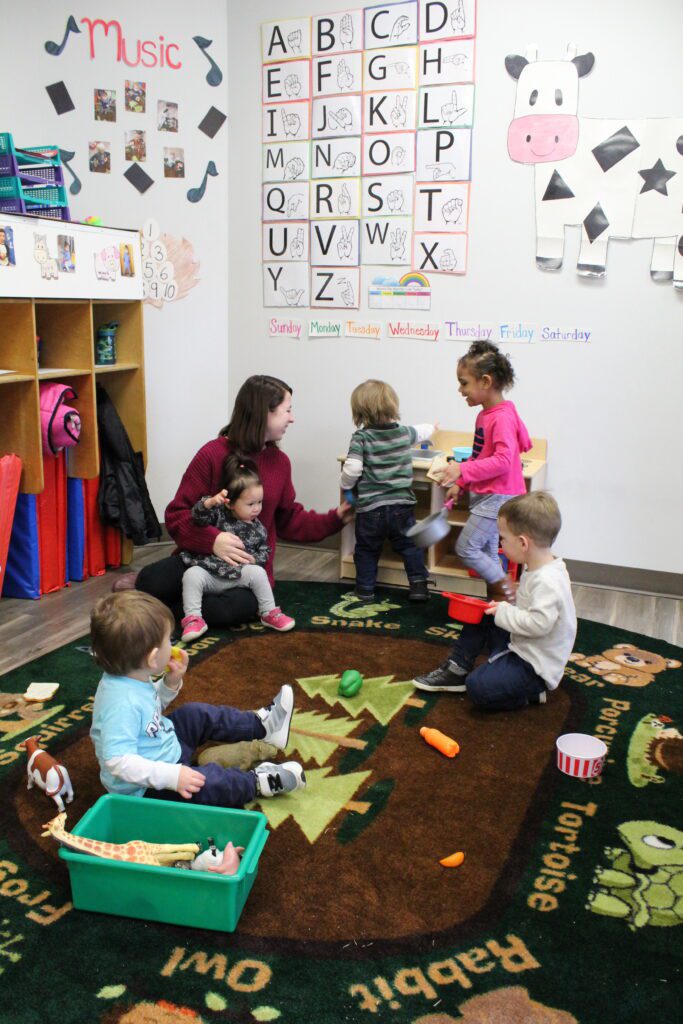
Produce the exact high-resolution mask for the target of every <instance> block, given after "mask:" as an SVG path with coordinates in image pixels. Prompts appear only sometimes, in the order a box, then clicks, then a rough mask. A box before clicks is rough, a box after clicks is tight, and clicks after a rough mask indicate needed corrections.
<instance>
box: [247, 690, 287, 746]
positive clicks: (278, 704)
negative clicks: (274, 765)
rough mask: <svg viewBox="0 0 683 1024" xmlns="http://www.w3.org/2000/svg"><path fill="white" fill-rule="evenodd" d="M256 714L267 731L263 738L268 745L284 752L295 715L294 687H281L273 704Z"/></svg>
mask: <svg viewBox="0 0 683 1024" xmlns="http://www.w3.org/2000/svg"><path fill="white" fill-rule="evenodd" d="M256 714H257V715H258V716H259V718H260V719H261V721H262V722H263V727H264V729H265V730H266V734H265V736H263V737H262V738H263V739H264V740H265V741H266V743H272V744H273V746H274V747H277V748H278V750H284V749H285V747H286V746H287V740H288V739H289V726H290V724H291V721H292V715H293V714H294V690H293V689H292V687H291V686H289V685H287V684H286V685H285V686H283V687H281V689H280V692H279V693H278V694H276V696H275V700H274V701H273V702H272V704H269V705H268V707H265V708H261V709H260V710H259V711H257V712H256Z"/></svg>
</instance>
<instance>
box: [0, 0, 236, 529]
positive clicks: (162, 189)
mask: <svg viewBox="0 0 683 1024" xmlns="http://www.w3.org/2000/svg"><path fill="white" fill-rule="evenodd" d="M10 6H11V13H10V10H9V8H10ZM2 7H3V15H4V13H7V17H2V30H1V33H0V34H1V37H2V50H3V59H2V61H1V62H0V131H10V132H12V134H13V136H14V141H15V143H16V144H18V145H20V146H21V145H25V146H27V145H36V144H39V145H42V144H45V143H47V144H51V145H55V144H56V145H58V146H59V147H60V148H62V149H65V150H72V151H75V152H76V157H75V159H74V161H73V167H74V169H75V170H76V172H77V174H78V176H79V177H80V179H81V181H82V183H83V187H82V189H81V192H80V193H79V194H78V195H69V200H70V207H71V213H72V218H73V219H74V220H77V219H84V218H85V217H87V216H89V215H95V216H99V217H101V219H102V222H103V223H104V224H112V225H117V226H125V227H132V228H138V227H142V224H143V222H144V221H145V220H146V219H147V218H150V217H151V218H154V219H155V220H156V221H158V223H159V225H160V227H161V230H162V232H164V233H166V234H169V235H171V236H174V237H178V238H181V237H184V238H186V239H188V240H189V241H190V242H191V243H192V245H193V247H194V250H195V254H196V257H197V259H198V260H199V263H200V269H199V278H200V280H199V284H198V285H196V286H195V287H194V288H193V289H192V290H191V291H190V292H189V293H188V294H187V296H186V297H185V298H183V299H182V300H180V301H178V302H175V303H166V304H165V305H164V307H163V308H162V309H156V308H153V307H152V306H150V305H148V304H145V307H144V308H145V361H146V371H147V372H146V383H147V422H148V467H147V479H148V484H149V488H150V492H151V495H152V500H153V502H154V505H155V508H156V511H157V514H158V515H159V517H160V518H162V517H163V513H164V509H165V507H166V504H167V502H168V500H169V498H170V497H172V495H173V494H174V493H175V490H176V487H177V485H178V481H179V478H180V474H181V472H182V469H183V468H184V467H185V465H186V464H187V462H188V461H189V459H190V457H191V456H192V454H193V453H194V452H195V451H196V449H197V448H198V447H199V446H200V445H201V444H202V443H203V442H204V441H205V440H206V439H207V438H208V437H210V436H212V435H213V434H215V433H216V432H217V430H218V428H219V426H221V425H222V423H223V422H225V419H226V418H227V412H228V400H227V378H228V346H227V293H226V286H225V282H226V277H227V270H228V263H227V251H228V238H227V148H228V142H227V125H225V124H224V125H223V127H222V129H221V130H220V131H219V132H218V134H217V135H216V137H215V138H214V139H209V138H208V137H207V136H206V135H205V134H203V133H202V132H200V131H198V129H197V125H198V124H199V122H200V121H201V119H202V117H203V116H204V114H205V113H206V111H207V110H208V109H209V107H211V106H215V107H216V108H218V109H219V110H222V111H223V112H224V113H227V102H228V94H227V8H226V5H225V4H223V3H215V2H213V0H193V3H192V4H191V5H187V4H185V3H182V2H180V0H171V2H169V0H145V2H144V3H140V2H136V0H117V2H116V3H115V4H109V5H106V4H105V5H104V6H103V5H102V4H100V3H94V2H92V0H82V2H81V3H80V4H77V5H73V4H71V3H66V2H65V0H52V2H51V3H50V4H45V3H43V2H42V0H28V2H26V0H25V2H24V3H21V4H12V5H10V4H8V3H4V2H3V4H2ZM71 14H73V15H74V17H75V18H76V21H77V23H79V26H80V27H81V30H82V31H81V33H80V34H79V35H74V34H72V35H71V36H70V37H69V39H68V41H67V44H66V46H65V47H64V50H63V52H62V54H61V55H59V56H50V55H49V54H47V53H46V52H45V48H44V44H45V41H46V40H53V41H55V42H61V40H62V37H63V35H64V30H65V26H66V22H67V18H68V17H69V15H71ZM82 18H90V19H91V20H93V19H97V18H103V19H104V20H106V21H108V20H111V19H114V18H116V19H117V20H118V22H119V23H120V25H121V27H122V30H123V34H124V38H125V40H126V44H127V47H126V53H127V56H128V58H129V59H130V60H132V61H134V60H135V55H136V53H137V41H138V40H143V41H144V40H151V41H153V42H155V43H157V44H158V42H159V37H160V36H163V37H164V42H165V44H166V45H168V44H176V45H177V46H178V49H177V50H173V51H171V53H172V59H173V62H174V63H178V62H179V61H180V62H181V63H182V68H180V69H179V70H173V69H171V68H169V67H160V66H156V67H142V66H138V67H127V66H126V65H125V63H123V62H122V61H117V60H116V45H115V41H114V30H113V29H110V33H109V35H108V37H105V36H104V34H103V31H102V29H101V28H98V29H97V34H96V36H95V39H96V45H95V59H91V57H90V47H89V39H88V31H87V26H84V25H83V23H82V22H81V19H82ZM195 35H198V36H203V37H205V38H208V39H212V40H213V45H212V46H211V48H210V53H211V54H212V55H213V57H214V59H215V60H216V62H217V63H218V65H219V66H220V67H221V68H222V70H223V75H224V77H223V82H222V83H221V84H220V85H219V86H217V87H211V86H210V85H209V84H207V82H206V73H207V71H208V70H209V64H208V61H207V59H206V57H205V56H204V55H203V53H202V52H201V51H200V50H199V49H198V47H197V46H196V44H195V43H194V42H193V41H192V37H193V36H195ZM149 52H151V51H149ZM148 62H149V61H148ZM126 79H133V80H143V81H145V82H146V83H147V100H148V106H147V111H146V113H145V114H144V115H143V114H133V113H126V112H125V111H124V109H123V107H124V104H123V94H124V82H125V80H126ZM59 81H64V83H65V84H66V86H67V88H68V91H69V93H70V95H71V97H72V100H73V102H74V104H75V108H76V109H75V110H72V111H70V112H68V113H64V114H62V115H61V116H58V115H57V114H56V112H55V110H54V108H53V106H52V103H51V102H50V100H49V98H48V95H47V93H46V92H45V86H46V85H50V84H52V83H55V82H59ZM96 88H108V89H116V92H117V121H116V123H115V124H110V123H108V122H104V121H95V119H94V112H93V91H94V89H96ZM157 99H162V100H169V101H175V102H177V103H178V104H179V131H178V133H177V134H176V133H170V132H158V131H157V130H156V113H157ZM135 128H141V129H143V130H145V131H146V132H147V160H146V162H145V163H143V164H141V165H140V166H141V167H143V168H144V169H145V170H146V171H147V172H148V173H149V174H150V176H151V177H152V178H154V179H155V184H154V185H153V186H152V187H151V188H150V189H149V190H148V191H147V192H146V193H145V194H144V195H140V194H139V193H138V192H137V191H136V190H135V189H134V188H133V187H132V186H131V185H130V184H129V183H128V181H126V179H125V178H123V172H124V171H125V170H126V168H127V167H128V166H129V164H128V162H127V161H125V160H124V133H125V131H126V130H130V129H135ZM97 139H104V140H107V141H110V142H111V143H112V169H111V174H108V175H103V174H93V173H90V172H89V170H88V157H87V145H88V142H89V141H90V140H97ZM165 146H178V147H182V148H184V150H185V164H186V169H185V175H186V176H185V178H184V179H165V178H164V176H163V169H162V155H163V154H162V150H163V147H165ZM208 160H213V161H214V162H215V164H216V167H217V170H218V172H219V177H217V178H210V179H209V182H208V188H207V190H206V194H205V197H204V198H203V199H202V200H201V201H200V202H198V203H190V202H188V200H187V198H186V193H187V191H188V189H190V188H192V187H193V186H195V185H198V184H199V183H200V181H201V179H202V177H203V174H204V170H205V168H206V165H207V161H208ZM67 182H68V183H70V182H71V178H70V177H69V176H68V175H67ZM0 217H1V215H0Z"/></svg>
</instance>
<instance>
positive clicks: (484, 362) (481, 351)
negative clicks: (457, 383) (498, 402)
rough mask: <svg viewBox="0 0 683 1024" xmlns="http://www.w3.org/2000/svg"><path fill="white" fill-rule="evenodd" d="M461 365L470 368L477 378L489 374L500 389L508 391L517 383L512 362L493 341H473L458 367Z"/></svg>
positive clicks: (479, 378)
mask: <svg viewBox="0 0 683 1024" xmlns="http://www.w3.org/2000/svg"><path fill="white" fill-rule="evenodd" d="M461 366H463V367H464V368H465V369H466V370H469V372H470V373H471V374H472V376H473V377H476V379H477V380H481V378H482V377H483V376H484V375H485V374H488V376H489V377H490V378H491V380H492V381H493V384H494V386H495V387H496V388H498V390H499V391H507V390H508V388H511V387H512V385H513V384H514V383H515V371H514V370H513V369H512V363H511V362H510V360H509V358H508V356H506V355H503V353H502V352H501V351H500V349H499V348H498V346H497V345H494V344H493V342H491V341H473V342H472V344H471V345H470V347H469V348H468V350H467V352H465V355H464V356H463V357H462V359H460V360H459V361H458V368H459V367H461Z"/></svg>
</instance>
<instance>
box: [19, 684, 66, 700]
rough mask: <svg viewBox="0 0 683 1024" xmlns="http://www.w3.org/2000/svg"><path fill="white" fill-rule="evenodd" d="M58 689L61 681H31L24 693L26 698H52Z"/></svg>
mask: <svg viewBox="0 0 683 1024" xmlns="http://www.w3.org/2000/svg"><path fill="white" fill-rule="evenodd" d="M58 689H59V683H31V684H30V685H29V688H28V690H27V691H26V693H25V694H24V700H35V701H43V700H50V698H51V697H54V695H55V694H56V692H57V690H58Z"/></svg>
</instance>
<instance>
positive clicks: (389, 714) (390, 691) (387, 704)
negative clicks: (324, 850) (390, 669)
mask: <svg viewBox="0 0 683 1024" xmlns="http://www.w3.org/2000/svg"><path fill="white" fill-rule="evenodd" d="M393 678H394V677H393V676H376V677H375V678H373V679H366V680H365V682H364V684H363V688H362V690H361V691H360V692H359V693H357V694H356V695H355V696H354V697H350V698H349V697H342V696H341V695H340V694H339V693H338V692H337V691H338V687H339V681H340V679H341V676H340V675H322V676H308V677H306V678H303V679H297V680H296V682H297V683H298V684H299V686H300V687H301V688H302V690H304V692H305V693H306V694H307V695H308V696H309V697H322V699H323V700H324V701H325V702H326V703H327V704H329V705H330V706H331V707H335V706H337V705H341V707H342V708H343V709H344V710H345V711H347V712H348V713H349V714H350V715H354V716H355V720H354V719H350V718H348V717H346V716H345V715H344V716H339V717H333V718H330V717H329V716H328V715H327V714H325V713H320V712H316V711H310V712H303V713H302V712H297V713H296V715H295V716H294V719H293V722H292V728H291V731H290V736H289V743H288V745H287V753H288V754H290V755H291V754H293V753H294V752H295V751H296V752H297V753H298V755H299V756H300V757H301V759H302V760H303V761H306V760H308V759H312V760H314V761H316V762H317V763H318V764H319V765H323V766H324V765H325V762H326V761H328V760H329V758H330V757H331V756H332V755H333V754H334V752H335V751H336V750H337V748H338V747H353V748H355V749H362V748H363V747H364V746H365V742H364V741H363V740H354V738H353V737H350V736H349V733H350V732H351V731H352V730H353V729H354V728H355V727H356V726H357V725H359V724H360V722H359V716H360V715H361V713H362V712H364V711H365V712H369V713H370V714H371V715H372V717H373V718H374V719H375V720H376V721H377V722H378V723H379V724H380V725H382V726H386V725H388V724H389V722H390V721H391V720H392V718H393V717H394V715H395V714H397V712H399V711H400V710H401V709H402V708H403V707H404V706H405V705H407V704H408V705H413V706H414V705H416V704H417V705H419V706H423V704H424V702H423V701H421V700H420V699H419V698H417V699H416V698H414V697H413V694H414V692H415V687H414V686H413V684H412V682H409V681H406V682H397V683H394V682H392V680H393ZM331 772H332V768H331V767H321V768H314V769H307V770H306V783H307V785H306V789H305V790H303V791H301V792H295V793H291V794H289V795H288V797H287V799H286V800H275V801H268V800H265V801H262V802H261V801H257V803H258V804H259V806H260V808H261V810H262V811H263V813H264V814H265V815H266V817H267V818H268V823H269V825H270V826H271V828H274V829H275V828H277V827H278V826H279V825H281V824H282V822H283V821H286V820H287V819H288V818H290V817H292V818H294V819H295V820H296V822H297V824H298V825H299V827H300V828H301V831H302V832H303V833H304V835H305V836H306V838H307V839H308V841H309V842H310V843H314V842H315V841H316V839H317V838H318V837H319V836H320V835H321V834H322V833H323V832H324V831H325V829H326V828H328V827H329V825H330V823H331V822H332V821H333V820H334V818H335V817H337V815H338V814H340V812H342V811H354V812H356V813H357V814H366V813H367V812H368V811H369V810H370V809H371V806H372V802H371V801H370V800H354V799H353V797H354V796H355V794H356V793H357V792H358V790H359V789H360V787H361V786H362V785H363V784H364V783H365V782H366V781H367V780H368V779H369V777H370V776H371V775H372V772H369V771H363V772H349V773H347V774H343V775H336V774H335V775H331V774H330V773H331Z"/></svg>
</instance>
